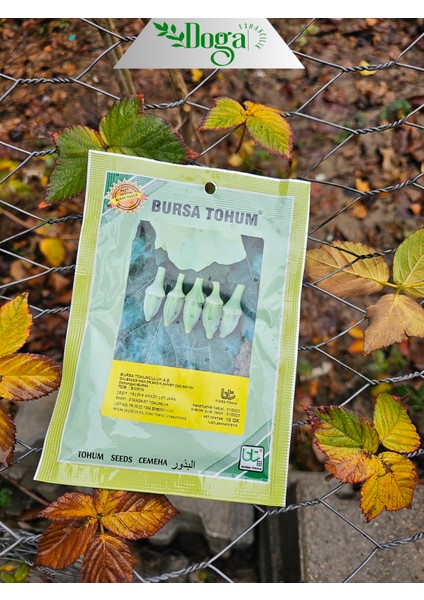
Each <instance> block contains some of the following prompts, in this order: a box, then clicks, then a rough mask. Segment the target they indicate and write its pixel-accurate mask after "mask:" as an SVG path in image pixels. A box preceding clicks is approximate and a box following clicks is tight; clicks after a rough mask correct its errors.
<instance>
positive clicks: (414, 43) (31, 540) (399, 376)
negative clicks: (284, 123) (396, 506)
mask: <svg viewBox="0 0 424 600" xmlns="http://www.w3.org/2000/svg"><path fill="white" fill-rule="evenodd" d="M80 22H81V23H83V24H84V27H85V28H86V29H85V35H86V36H87V39H91V38H92V37H93V36H97V34H98V33H100V32H101V33H103V34H107V35H108V36H110V37H109V38H108V39H109V40H112V42H111V44H110V45H108V46H107V47H100V45H99V49H98V51H97V54H96V56H95V58H94V59H93V58H92V57H90V61H89V64H87V66H85V67H84V68H83V69H82V70H81V71H80V72H79V73H77V74H75V75H74V76H66V77H64V76H58V75H57V74H56V73H54V74H51V75H50V74H48V75H47V76H40V77H14V76H11V75H10V74H9V73H8V69H7V66H6V65H4V66H0V83H1V84H4V85H3V88H0V89H3V92H2V95H1V96H0V110H1V107H2V106H5V104H6V102H9V105H11V106H12V110H11V112H9V118H10V116H11V115H13V116H16V113H17V112H18V104H17V102H16V103H14V94H15V93H16V92H17V90H19V89H20V88H22V87H27V86H30V87H31V89H35V88H36V87H37V86H43V90H44V89H47V88H45V86H47V87H51V86H61V85H66V86H71V87H73V88H83V90H84V93H86V94H87V95H89V96H90V97H91V96H98V95H101V96H105V97H106V98H108V99H109V98H110V99H118V98H119V97H120V96H119V95H117V94H116V93H115V91H113V92H112V91H110V89H109V88H110V82H111V81H112V82H113V81H114V78H113V74H112V70H110V79H109V80H108V81H107V82H106V81H105V82H103V83H102V82H98V81H97V79H98V78H97V77H93V78H91V79H90V74H92V72H93V70H94V68H95V66H96V65H98V63H100V62H103V63H104V61H106V62H107V59H108V55H109V54H110V53H111V52H113V51H114V50H115V49H116V48H117V47H120V46H123V47H124V48H125V47H126V46H128V44H129V43H130V42H132V41H133V40H134V39H135V37H134V35H126V34H124V33H122V32H121V33H117V32H115V31H110V30H109V29H107V28H105V27H103V26H102V25H100V24H99V23H97V22H94V21H91V20H87V19H81V20H80ZM317 23H318V22H317V20H315V19H312V20H310V21H309V22H307V23H306V24H302V26H300V28H299V30H298V32H297V33H296V35H294V36H293V37H292V39H291V40H290V41H289V42H288V45H289V46H290V47H291V49H292V50H293V51H294V52H295V54H296V55H297V56H298V58H299V59H300V60H301V61H302V62H303V64H304V65H305V67H306V68H308V65H309V64H310V63H313V64H314V67H315V68H318V69H324V68H325V69H326V70H327V71H328V73H330V75H329V76H328V77H327V78H326V80H325V81H324V83H323V84H321V83H319V85H318V88H317V89H316V90H315V91H314V92H313V93H311V95H310V96H309V97H308V98H307V99H306V100H302V101H301V102H300V105H299V106H298V107H297V108H296V110H291V111H288V112H282V114H283V116H284V117H285V118H287V119H290V120H296V122H299V120H300V121H305V122H307V123H308V122H312V123H319V124H321V125H322V126H325V127H326V128H329V129H331V130H333V131H334V132H336V133H339V134H341V138H340V139H338V140H337V143H335V145H334V146H333V147H332V148H331V150H329V151H327V152H325V153H323V154H322V155H320V156H316V155H315V156H314V157H313V160H312V161H310V163H312V164H308V165H307V166H306V168H303V169H302V172H299V173H296V176H297V177H298V178H299V179H302V180H305V181H309V182H311V183H312V203H314V198H315V197H318V196H319V192H318V189H325V188H337V189H338V190H341V191H342V192H343V194H344V195H343V197H342V202H341V203H340V204H341V205H340V204H339V205H338V206H337V207H336V208H335V209H333V210H332V211H327V213H328V216H326V217H325V218H321V219H320V220H319V222H318V223H315V224H313V226H312V227H311V230H310V233H309V245H310V247H316V245H317V244H328V245H330V246H334V247H337V243H336V242H334V243H333V239H332V234H328V232H327V230H326V226H327V225H328V224H330V223H332V222H334V221H336V220H337V219H338V218H340V216H341V215H342V214H343V213H345V212H347V211H351V210H352V209H353V208H354V207H355V206H356V205H357V204H358V203H367V202H370V201H371V200H374V199H375V198H377V197H380V196H382V195H383V196H384V197H389V196H390V195H394V194H395V193H396V192H399V191H400V190H405V188H409V189H414V190H418V191H419V192H422V190H423V189H424V185H423V180H422V177H423V176H424V173H422V172H417V173H416V174H410V175H409V176H408V177H407V178H405V179H403V180H401V181H398V182H396V183H394V184H392V185H388V186H385V187H378V188H376V189H365V190H361V189H358V188H357V187H352V185H349V184H348V183H347V182H348V181H350V178H349V177H346V178H345V181H338V180H336V178H335V179H333V180H327V179H325V178H324V179H323V178H322V176H319V175H318V176H317V175H316V176H314V177H313V176H312V175H311V174H312V173H313V172H315V173H317V169H318V168H319V167H321V166H322V165H323V164H324V163H325V162H326V161H329V160H330V159H331V158H333V157H334V156H335V154H336V153H339V151H340V150H341V149H342V148H343V147H346V145H347V144H349V142H350V141H351V140H357V139H358V138H361V137H367V136H374V135H378V134H381V133H383V132H388V131H390V130H395V129H399V128H412V129H414V130H416V131H417V132H421V131H422V130H423V129H424V125H423V124H422V123H420V121H419V116H420V112H421V111H422V108H423V104H420V105H419V106H417V107H415V108H411V109H410V110H409V111H408V114H405V115H404V116H402V117H401V118H395V119H393V120H391V121H390V122H388V123H384V124H379V125H370V124H365V125H366V126H363V125H364V124H363V123H361V126H358V127H355V126H353V125H352V124H346V123H344V124H341V123H339V122H335V121H333V120H328V119H324V118H321V117H320V116H315V115H314V114H311V113H310V112H309V111H307V109H310V108H311V105H312V103H313V102H314V101H316V100H317V99H318V98H320V97H321V96H322V95H323V94H325V93H327V92H328V90H329V88H330V87H332V86H334V85H335V84H336V82H338V81H340V79H342V78H349V77H352V76H354V75H355V74H358V73H367V72H368V73H373V72H375V71H390V72H399V71H401V70H403V71H414V72H415V73H417V74H418V75H420V74H421V73H422V72H423V70H424V69H423V68H422V67H421V66H418V65H417V64H410V62H405V61H406V60H408V57H409V56H411V54H412V50H414V49H415V50H418V48H419V44H420V43H421V42H422V39H423V36H424V34H420V35H414V37H411V38H410V39H408V40H405V43H404V46H403V48H401V49H400V50H399V51H398V52H397V55H396V56H395V57H394V58H392V59H391V60H388V61H386V62H378V63H376V64H365V65H364V64H363V65H361V66H359V65H347V66H346V65H343V64H338V63H337V62H333V61H329V60H328V58H326V56H315V55H310V54H308V53H307V52H306V51H303V48H304V44H302V43H300V42H301V41H302V40H304V39H305V38H304V36H305V35H306V34H307V32H308V31H309V30H310V29H311V28H313V27H316V26H317ZM116 24H117V25H116V26H117V28H118V29H119V27H120V23H119V20H117V21H116ZM100 39H102V40H104V38H100V37H99V38H98V40H100ZM18 42H19V40H18ZM323 54H325V52H323ZM415 60H416V59H415ZM411 61H412V59H411ZM55 70H56V69H55ZM217 77H224V78H225V77H226V75H225V73H224V74H222V73H220V72H219V70H215V71H212V72H210V73H209V74H207V75H206V76H204V77H203V78H202V80H201V81H200V82H198V83H197V84H196V85H193V87H192V89H191V90H190V91H188V92H187V94H186V95H185V96H184V97H182V98H179V99H178V100H177V101H173V102H169V103H164V102H162V103H149V102H147V103H146V105H145V109H146V110H153V111H160V110H166V111H168V110H174V111H175V110H177V109H181V108H184V107H190V110H195V111H199V112H200V113H203V112H205V111H207V110H209V107H207V106H204V105H203V104H200V103H199V102H197V101H196V100H195V97H196V94H197V93H198V92H199V90H207V89H208V86H210V85H211V84H212V83H213V82H214V80H216V78H217ZM316 80H317V78H316ZM115 83H116V82H115ZM115 87H116V86H115ZM45 93H47V92H45ZM264 103H266V102H265V100H264ZM71 124H72V123H69V125H71ZM7 125H8V123H7V118H6V131H7ZM232 133H233V131H230V132H227V133H226V134H225V135H222V136H220V137H218V138H217V139H215V140H214V141H213V142H211V143H210V144H209V145H208V146H207V147H206V148H203V149H202V150H201V151H200V152H199V156H198V158H197V159H196V161H198V162H201V161H202V159H203V158H205V157H207V155H209V154H211V155H213V151H214V150H215V149H216V148H218V147H220V146H222V145H225V144H226V143H228V140H229V138H230V137H231V135H232ZM11 141H13V140H10V136H9V141H6V139H0V149H1V148H3V150H4V151H5V152H7V153H10V155H13V156H14V157H18V158H17V159H16V160H17V164H16V166H14V167H13V168H12V169H11V170H10V171H9V172H7V173H6V174H5V175H4V176H3V178H2V179H1V180H0V208H1V212H2V213H3V216H4V218H7V219H9V220H11V224H13V227H11V228H10V231H12V233H10V232H6V234H5V235H4V237H2V239H1V240H0V257H1V259H2V261H7V260H19V261H23V262H24V263H26V264H27V265H29V266H30V267H31V268H35V269H36V272H35V273H33V272H30V274H26V275H25V274H24V275H23V276H21V277H15V278H14V277H9V279H8V278H7V277H5V278H4V279H3V281H2V283H1V285H0V294H2V296H1V298H3V299H7V298H9V297H10V294H11V295H13V292H14V290H21V289H24V288H23V287H22V286H25V285H27V284H29V283H33V282H34V280H36V281H40V285H42V282H43V280H45V278H46V276H49V275H51V274H52V273H56V274H60V275H62V276H65V277H72V273H73V270H74V268H75V265H73V264H68V265H65V266H59V267H52V266H48V265H46V264H43V263H40V262H38V261H35V260H33V259H32V258H29V257H28V256H25V254H22V253H18V252H16V250H13V251H12V250H9V249H8V248H10V247H11V242H14V243H16V242H17V241H20V240H22V239H30V238H31V236H34V235H35V234H37V233H38V231H39V230H40V229H41V228H43V227H45V226H54V225H57V224H59V223H65V224H67V225H69V226H70V227H74V226H75V224H78V223H79V222H80V220H81V218H82V217H81V214H79V213H76V214H66V215H65V216H60V214H58V215H56V216H53V217H50V218H47V217H46V215H45V211H43V210H37V209H32V208H31V209H29V208H28V209H27V207H25V208H23V207H22V206H20V205H18V204H13V203H11V202H8V201H6V200H5V199H3V194H2V193H1V192H2V190H3V189H4V186H5V184H6V183H7V182H8V181H10V180H12V179H13V178H14V177H15V176H16V175H18V174H19V173H21V172H24V171H25V170H26V169H28V168H30V167H31V165H32V164H33V163H34V161H36V160H39V159H40V158H43V157H49V156H50V155H54V153H55V148H43V149H41V150H29V149H27V148H25V147H21V146H19V145H16V143H13V144H12V143H11ZM365 167H366V165H365ZM346 171H349V165H348V164H347V165H346ZM352 195H353V198H352V197H351V196H352ZM346 198H347V200H346ZM43 215H44V216H43ZM16 223H18V224H19V225H20V228H19V230H18V231H16ZM6 229H7V227H6ZM319 233H321V234H322V235H321V239H319V238H318V237H316V236H317V234H319ZM393 252H394V248H389V249H384V250H381V251H378V252H376V253H375V254H371V255H356V254H355V253H353V252H352V253H351V254H352V261H351V263H350V264H354V263H355V262H357V261H362V260H364V261H365V260H367V259H369V258H371V257H373V256H380V255H383V256H390V255H391V254H393ZM7 264H8V263H7ZM335 272H338V271H335ZM320 281H322V280H320ZM320 281H315V282H308V283H306V282H305V283H304V294H305V295H306V294H312V295H313V298H315V300H313V301H316V302H319V301H323V300H324V301H326V300H328V301H329V302H335V303H336V304H337V306H339V307H341V308H342V309H343V310H347V311H349V313H350V314H353V315H355V313H358V316H357V317H356V318H355V316H354V317H353V318H352V321H351V322H350V323H349V325H348V326H347V327H344V328H341V330H340V331H338V332H337V333H335V334H334V335H332V336H330V337H328V338H327V339H324V340H321V341H317V342H314V343H306V344H301V345H300V348H299V351H300V353H301V354H303V353H305V354H307V355H312V354H314V355H316V356H317V357H318V358H320V357H321V358H322V359H323V360H324V359H325V360H327V361H330V362H331V363H332V364H334V365H336V367H337V368H338V369H340V370H342V371H346V373H347V374H348V375H349V377H350V378H351V379H350V386H349V391H348V392H347V393H344V394H343V395H342V397H340V398H339V399H338V404H339V405H340V406H353V405H354V402H355V401H356V400H357V399H358V398H360V397H361V396H363V395H364V393H365V392H367V391H368V390H370V389H371V388H374V387H376V386H378V385H381V384H382V383H386V384H387V383H392V384H393V383H400V382H408V381H412V380H419V379H423V378H424V370H411V371H410V372H406V373H396V374H395V375H393V376H389V377H387V376H382V377H377V378H376V377H372V376H370V375H369V374H367V371H366V369H365V363H364V362H362V363H361V364H359V366H357V364H358V361H355V363H354V365H352V364H348V362H347V361H346V360H345V359H344V357H341V356H337V355H334V354H331V351H332V350H331V349H332V348H333V347H334V342H335V341H336V340H338V341H340V340H341V339H346V336H349V332H351V331H352V329H354V328H355V327H357V326H359V325H361V324H362V323H363V322H364V321H365V319H366V311H365V309H364V307H363V306H360V305H358V304H355V303H353V302H352V301H348V300H346V299H342V298H339V297H337V296H335V295H334V294H331V293H330V292H328V291H325V290H323V289H321V288H320V287H319V286H318V284H319V283H320ZM30 299H31V296H30ZM309 301H310V300H309ZM38 304H41V305H40V306H39V305H38ZM68 309H69V306H68V305H57V306H52V307H49V306H46V304H45V303H43V302H40V303H34V304H31V310H32V313H33V317H34V320H35V328H37V327H38V325H39V324H40V323H42V320H43V318H44V317H46V316H47V315H52V314H57V315H61V314H62V313H66V312H67V311H68ZM64 327H65V328H66V321H65V325H64ZM352 382H353V383H352ZM305 424H306V421H305V420H302V419H298V420H295V421H294V422H293V427H294V428H295V429H298V428H302V427H303V426H304V425H305ZM17 447H18V449H19V450H20V451H21V452H20V453H19V455H18V453H16V456H17V457H16V458H15V464H16V463H19V462H23V461H25V460H26V459H28V457H30V456H31V455H34V454H37V453H39V452H40V450H41V449H40V448H39V447H32V446H31V445H30V444H27V443H26V442H25V440H18V442H17ZM423 453H424V450H423V449H422V448H421V449H420V450H418V451H417V452H415V453H412V454H410V455H409V456H410V457H412V458H414V457H419V456H421V455H422V454H423ZM4 470H5V469H4V468H3V469H0V472H3V471H4ZM342 487H343V485H338V486H337V487H335V488H333V489H331V491H330V492H328V493H326V494H325V495H323V496H321V497H318V498H311V499H305V500H304V501H302V502H296V503H290V504H289V505H288V506H286V507H284V508H275V509H265V508H263V507H259V506H258V507H256V515H257V517H256V520H255V521H254V522H253V523H252V524H251V526H250V527H248V528H247V529H246V530H244V531H241V532H240V533H239V534H238V535H237V536H236V537H235V538H234V539H232V540H231V542H230V543H229V544H228V545H226V546H225V547H223V548H222V549H221V550H220V551H219V552H217V553H215V554H213V555H211V556H210V557H209V558H208V559H207V560H204V561H201V562H198V563H193V564H190V565H189V566H188V567H185V568H184V569H178V570H175V571H173V570H165V571H164V572H158V573H157V574H155V575H154V576H145V575H143V570H142V569H137V570H136V571H135V573H134V576H135V581H137V582H164V581H173V580H175V579H178V578H181V577H183V576H186V575H188V574H190V573H194V572H196V571H210V572H211V573H213V576H214V577H215V578H218V580H221V581H225V582H232V581H233V580H232V578H231V577H230V576H229V575H228V574H226V573H225V572H224V571H223V570H222V569H221V567H220V566H219V565H220V563H219V559H220V558H221V557H222V556H223V555H225V554H226V553H228V552H229V551H230V550H232V549H233V548H234V547H235V545H236V544H237V542H239V541H240V540H241V539H242V538H244V537H245V536H247V535H248V534H249V533H250V532H252V531H254V530H256V529H257V528H258V527H259V526H260V525H261V524H262V523H263V522H264V521H265V520H272V519H274V518H276V517H277V516H278V515H282V514H283V513H288V512H291V511H297V510H299V509H307V510H308V511H309V510H313V509H314V507H317V506H320V507H324V508H325V509H326V510H327V511H329V512H331V513H332V514H333V515H334V514H335V515H336V516H337V517H338V519H340V521H343V522H344V523H347V524H348V526H349V527H351V528H352V529H354V530H355V531H357V532H359V534H361V535H362V536H364V537H365V538H366V539H367V540H368V541H369V542H370V543H371V544H372V550H371V551H370V553H369V554H368V555H367V556H366V558H365V559H363V558H360V557H359V556H358V559H357V566H356V567H355V568H354V570H353V571H352V572H351V573H350V574H349V576H348V577H347V578H346V579H345V581H351V580H355V577H356V576H357V575H358V574H359V573H360V572H361V570H362V569H364V567H365V565H367V564H368V563H369V562H370V561H372V560H373V559H374V557H375V556H376V555H378V554H381V553H382V552H387V551H388V550H389V549H391V548H393V547H398V546H404V545H406V544H410V543H416V542H419V541H421V540H422V539H423V537H424V532H423V531H417V532H416V533H414V534H413V535H408V536H404V537H401V538H399V539H397V540H385V539H384V538H383V539H380V540H378V539H374V538H373V537H371V536H370V535H369V533H367V532H366V531H365V530H364V529H363V528H362V527H360V526H358V525H357V524H356V523H354V522H353V521H352V520H351V519H349V518H347V517H346V516H345V515H344V514H342V513H341V512H340V511H339V510H336V509H335V508H334V507H333V506H332V505H331V497H332V495H333V494H335V493H338V491H339V490H340V489H341V488H342ZM399 518H401V516H400V517H399ZM38 540H39V534H38V533H37V534H34V533H33V532H32V531H27V530H25V529H13V528H10V527H9V526H8V525H7V523H6V522H3V521H1V522H0V560H1V561H23V562H25V563H28V564H32V562H33V559H34V556H35V553H36V549H37V543H38ZM354 551H355V549H354V548H352V549H351V552H352V553H354ZM38 571H39V572H41V573H42V574H44V575H46V576H48V577H49V578H50V579H51V580H52V581H54V582H66V581H77V580H78V577H79V569H78V564H77V565H75V566H73V567H71V568H70V569H66V570H64V571H63V572H53V571H51V570H49V569H44V568H43V569H40V568H38Z"/></svg>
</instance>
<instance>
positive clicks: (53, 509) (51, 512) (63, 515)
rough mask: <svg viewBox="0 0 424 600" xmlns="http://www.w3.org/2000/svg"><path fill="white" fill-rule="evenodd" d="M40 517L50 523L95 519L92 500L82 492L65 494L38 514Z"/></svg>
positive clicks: (95, 511)
mask: <svg viewBox="0 0 424 600" xmlns="http://www.w3.org/2000/svg"><path fill="white" fill-rule="evenodd" d="M40 516H41V517H44V518H45V519H50V520H51V521H63V520H66V519H84V518H86V517H92V518H96V517H97V510H96V508H95V505H94V503H93V498H92V497H91V496H90V495H89V494H85V493H84V492H67V493H66V494H63V496H60V497H59V498H58V499H57V500H55V501H54V502H52V503H51V504H49V506H47V507H46V508H44V509H43V510H42V511H41V512H40Z"/></svg>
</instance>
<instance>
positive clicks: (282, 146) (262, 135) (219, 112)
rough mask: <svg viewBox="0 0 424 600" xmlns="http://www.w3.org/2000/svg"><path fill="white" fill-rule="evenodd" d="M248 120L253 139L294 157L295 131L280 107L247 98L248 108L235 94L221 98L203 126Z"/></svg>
mask: <svg viewBox="0 0 424 600" xmlns="http://www.w3.org/2000/svg"><path fill="white" fill-rule="evenodd" d="M243 124H245V125H246V127H247V129H248V130H249V132H250V134H251V136H252V137H253V139H254V140H255V141H256V142H258V143H259V144H260V145H261V146H263V147H264V148H265V149H266V150H268V151H269V152H271V153H273V154H278V155H280V156H282V157H284V158H288V159H290V158H291V155H292V150H293V132H292V129H291V127H290V125H289V123H288V122H287V121H286V119H284V118H283V117H282V116H281V114H280V111H279V110H278V109H276V108H270V107H269V106H265V105H264V104H256V103H255V102H250V101H249V100H246V101H245V102H244V108H243V106H242V105H241V104H239V103H238V102H236V100H233V99H232V98H225V97H224V98H218V99H217V100H216V103H215V106H214V107H213V108H212V109H211V110H210V111H209V114H208V115H207V117H206V119H205V120H204V121H203V123H202V125H201V126H200V129H201V130H202V131H207V130H212V131H213V130H219V129H230V128H231V127H237V125H243Z"/></svg>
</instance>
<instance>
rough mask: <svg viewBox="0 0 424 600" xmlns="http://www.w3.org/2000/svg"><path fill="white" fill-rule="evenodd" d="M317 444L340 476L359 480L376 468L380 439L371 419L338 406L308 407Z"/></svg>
mask: <svg viewBox="0 0 424 600" xmlns="http://www.w3.org/2000/svg"><path fill="white" fill-rule="evenodd" d="M306 413H307V415H308V419H309V422H310V424H311V426H312V430H313V432H314V436H315V443H316V445H317V446H318V447H319V449H320V450H322V452H324V454H325V455H326V458H327V461H326V463H325V468H326V469H327V470H328V471H330V472H331V473H332V474H333V475H334V476H335V477H337V479H339V480H340V481H344V482H349V483H359V482H361V481H364V480H365V479H367V478H368V477H370V476H371V475H372V473H373V472H374V470H375V465H374V457H373V456H371V455H372V454H373V453H374V452H376V451H377V449H378V445H379V439H378V435H377V432H376V430H375V429H374V427H373V426H372V425H371V423H370V422H369V421H367V419H365V418H364V417H361V416H360V415H358V414H356V413H354V412H352V411H350V410H347V409H344V408H339V407H337V406H322V407H307V408H306Z"/></svg>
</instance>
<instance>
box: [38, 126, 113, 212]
mask: <svg viewBox="0 0 424 600" xmlns="http://www.w3.org/2000/svg"><path fill="white" fill-rule="evenodd" d="M55 142H56V146H57V151H58V158H57V160H56V163H55V165H54V167H53V171H52V173H51V175H50V178H49V184H48V187H47V190H46V195H45V198H44V202H43V203H42V206H45V205H46V204H53V203H55V202H59V201H60V200H65V199H66V198H72V197H73V196H75V195H76V194H79V193H80V192H82V191H84V189H85V185H86V179H87V161H88V151H89V150H104V149H105V148H104V145H103V142H102V139H101V137H100V135H99V134H98V133H97V132H96V131H94V130H92V129H89V128H88V127H82V126H79V125H77V126H76V127H70V128H68V129H64V130H63V131H61V132H60V133H58V134H57V136H56V137H55Z"/></svg>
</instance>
